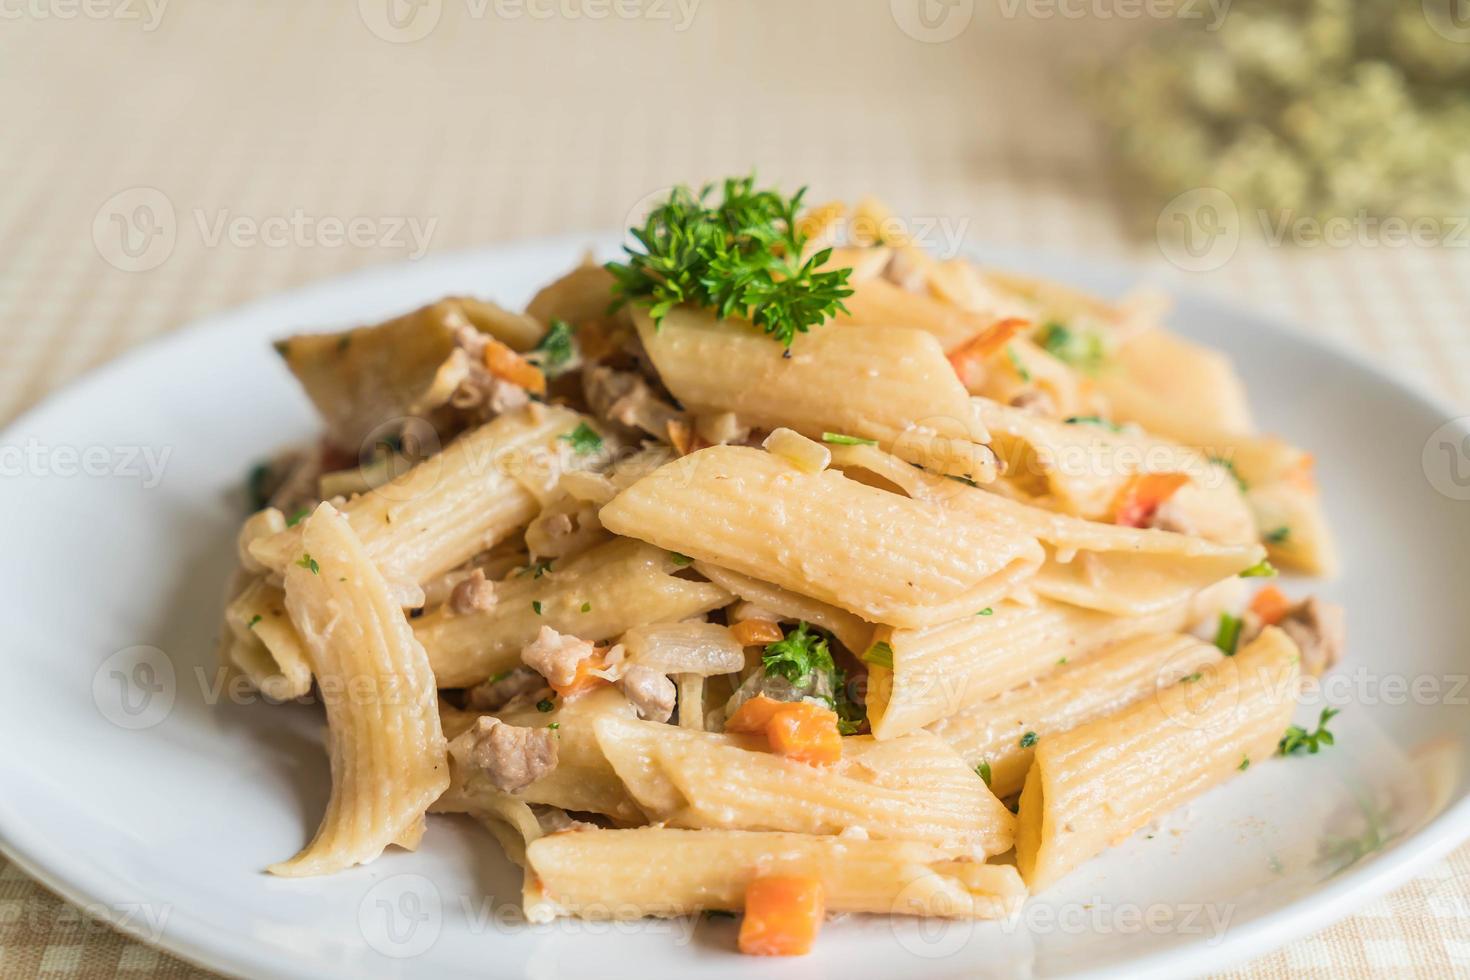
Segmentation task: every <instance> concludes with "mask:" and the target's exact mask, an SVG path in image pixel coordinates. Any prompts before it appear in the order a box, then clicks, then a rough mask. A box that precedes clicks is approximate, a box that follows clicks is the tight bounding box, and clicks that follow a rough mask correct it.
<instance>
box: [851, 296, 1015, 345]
mask: <svg viewBox="0 0 1470 980" xmlns="http://www.w3.org/2000/svg"><path fill="white" fill-rule="evenodd" d="M843 304H844V305H845V306H846V307H847V312H846V313H845V314H844V313H839V314H838V315H837V317H836V319H837V322H838V323H846V324H851V325H854V326H861V327H909V328H912V329H915V330H922V331H924V332H925V333H927V334H930V335H931V336H933V337H934V339H935V340H937V341H939V345H940V346H941V347H942V348H943V349H944V352H945V353H949V352H950V351H952V350H954V349H955V348H956V347H959V346H960V345H961V344H963V343H964V342H965V341H967V340H969V339H970V338H971V337H973V336H975V335H976V334H977V333H979V332H980V331H982V330H984V329H985V328H986V327H988V326H990V324H991V323H993V322H994V317H992V316H990V315H988V314H983V313H971V312H968V311H966V310H962V309H959V308H957V307H955V306H952V305H950V304H948V303H945V302H943V301H941V300H939V299H935V298H934V297H932V296H926V295H924V294H923V293H912V292H909V291H908V290H906V289H903V288H901V287H899V286H896V285H894V284H893V283H891V282H888V281H887V280H886V279H867V280H864V281H862V282H859V283H857V284H856V285H855V286H854V287H853V293H852V295H851V296H849V297H848V298H847V299H845V300H843Z"/></svg>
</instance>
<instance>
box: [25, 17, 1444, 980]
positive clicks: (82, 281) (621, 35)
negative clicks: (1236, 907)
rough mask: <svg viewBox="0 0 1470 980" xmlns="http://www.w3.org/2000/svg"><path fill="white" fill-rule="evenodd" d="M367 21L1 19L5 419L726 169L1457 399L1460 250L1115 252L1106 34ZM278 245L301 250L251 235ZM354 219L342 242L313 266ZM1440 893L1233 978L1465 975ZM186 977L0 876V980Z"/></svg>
mask: <svg viewBox="0 0 1470 980" xmlns="http://www.w3.org/2000/svg"><path fill="white" fill-rule="evenodd" d="M386 2H387V0H361V2H360V3H358V2H355V0H343V2H326V0H310V2H307V0H255V2H253V3H244V2H234V3H229V2H225V0H195V2H193V3H187V4H186V3H184V2H181V0H176V2H174V3H168V2H167V0H153V5H152V7H150V6H148V5H147V4H146V3H145V2H144V0H90V2H89V4H88V5H87V6H85V7H83V6H82V5H81V4H80V3H77V2H74V0H23V2H21V0H17V2H13V3H12V2H6V3H5V4H3V5H0V18H3V19H0V79H3V86H4V88H3V92H4V95H5V97H4V98H3V99H0V133H3V134H4V135H3V150H0V241H3V248H0V342H3V347H0V349H3V352H4V353H3V355H0V420H8V419H11V418H13V417H14V416H16V415H17V414H19V413H20V412H22V411H24V410H25V409H26V408H27V407H28V406H30V405H32V404H34V403H35V402H36V401H37V400H38V399H40V398H42V397H44V396H45V395H46V393H47V392H49V391H52V390H53V389H55V388H57V387H58V386H60V385H62V384H65V383H66V382H67V381H68V380H70V379H72V378H74V377H76V376H77V375H79V374H81V373H83V372H85V371H87V370H88V369H90V368H92V367H94V366H96V365H98V364H101V363H102V362H104V361H106V360H108V359H109V358H112V357H113V356H115V355H116V354H118V353H119V352H120V351H123V350H125V349H127V348H129V347H131V346H133V345H135V344H138V343H140V342H143V341H145V340H147V339H149V338H150V337H154V336H157V335H159V334H161V333H164V332H165V331H169V330H173V329H176V328H179V327H181V326H183V325H184V324H186V323H188V322H189V321H190V320H191V319H193V318H195V317H197V316H199V315H201V314H206V313H210V312H212V311H216V310H221V309H224V308H227V307H229V306H232V305H234V304H237V303H240V302H242V301H245V300H249V299H253V298H256V297H260V296H264V295H267V294H269V293H272V292H275V291H277V290H281V289H284V288H288V287H291V286H295V285H297V284H300V283H305V282H309V281H312V280H315V279H319V278H321V277H324V276H329V275H333V274H335V273H339V272H342V271H345V270H349V269H355V268H359V267H363V266H369V265H373V264H377V263H383V262H397V261H405V260H411V259H412V258H415V257H417V254H418V253H419V252H420V251H421V249H419V248H418V247H416V246H415V245H414V244H413V242H412V241H410V240H408V239H407V236H406V235H401V236H399V235H395V234H394V233H393V231H394V227H395V225H396V224H398V223H399V221H400V219H402V220H403V221H405V222H407V221H409V220H411V221H413V222H416V223H417V226H418V227H419V228H420V229H421V230H428V231H430V234H428V236H427V251H429V252H442V251H446V250H452V249H456V248H462V247H466V246H472V245H478V244H483V243H489V242H498V241H508V240H512V239H516V238H520V237H524V236H531V235H542V234H551V233H560V232H568V231H579V230H588V229H606V228H612V227H616V226H618V225H619V224H620V223H621V222H622V220H623V218H624V216H625V215H626V214H627V213H628V212H629V210H630V209H631V208H632V207H634V205H635V204H637V202H638V201H639V200H640V199H641V198H643V197H644V196H645V195H647V194H648V193H650V192H652V191H655V190H657V189H659V188H662V187H666V186H667V185H669V184H671V183H673V182H677V181H689V180H693V181H697V180H700V179H704V178H707V177H716V176H721V175H725V174H731V173H738V172H743V171H745V170H748V169H749V168H750V167H751V166H756V167H758V168H759V170H760V172H761V174H762V176H763V177H767V178H770V179H772V180H774V181H777V182H780V183H781V184H783V185H786V186H791V185H795V184H797V183H801V182H810V183H812V184H813V185H814V189H813V196H814V197H815V198H825V197H829V196H833V197H835V196H846V197H849V198H850V197H853V196H856V195H858V194H861V193H863V192H868V191H873V192H877V193H880V194H881V195H882V196H884V197H885V198H887V199H888V200H889V201H890V202H891V203H892V204H893V205H894V206H895V208H896V209H897V210H899V211H900V212H901V213H903V214H906V215H910V216H915V217H918V218H933V217H937V216H941V215H946V216H954V217H956V218H959V219H962V220H963V221H964V222H965V224H964V225H963V226H962V230H963V231H964V232H965V233H967V234H968V236H969V237H970V238H971V239H972V240H976V241H994V242H1010V243H1016V244H1020V245H1025V246H1032V247H1041V248H1047V249H1053V250H1058V251H1066V252H1075V253H1085V254H1089V255H1097V256H1107V257H1110V258H1122V259H1130V260H1132V261H1135V262H1137V263H1139V264H1140V265H1142V266H1144V267H1146V268H1147V269H1148V270H1150V271H1153V272H1161V273H1164V272H1167V273H1170V274H1173V275H1178V276H1180V277H1181V280H1182V281H1185V282H1187V283H1188V284H1189V285H1192V286H1195V287H1199V288H1204V289H1210V290H1215V291H1217V292H1220V293H1224V294H1228V295H1230V296H1232V297H1234V298H1236V299H1237V300H1239V301H1241V302H1243V303H1246V304H1249V305H1251V306H1254V307H1257V308H1260V309H1263V310H1266V311H1268V312H1272V313H1276V314H1279V315H1281V316H1283V317H1285V318H1287V319H1289V320H1291V321H1293V322H1295V323H1296V324H1298V325H1299V326H1300V327H1301V328H1302V329H1305V330H1310V331H1313V332H1316V333H1319V334H1322V335H1324V336H1326V337H1328V338H1329V339H1331V340H1333V341H1336V342H1338V343H1340V344H1344V345H1347V346H1350V347H1353V348H1356V349H1357V350H1359V351H1361V352H1364V353H1366V354H1368V355H1369V356H1371V357H1373V358H1374V359H1375V360H1377V361H1378V362H1379V363H1381V364H1382V365H1383V366H1384V368H1385V369H1387V370H1389V371H1391V372H1394V373H1396V374H1398V375H1400V376H1402V377H1405V378H1407V379H1409V380H1410V381H1411V382H1412V383H1414V384H1416V385H1419V386H1421V387H1423V388H1424V389H1426V390H1429V391H1432V392H1434V393H1435V394H1437V395H1439V396H1441V397H1442V398H1443V399H1444V400H1445V401H1446V402H1447V403H1448V404H1450V405H1458V406H1464V405H1466V403H1467V401H1470V333H1467V331H1466V329H1465V323H1466V320H1467V317H1470V251H1467V249H1466V248H1465V247H1464V246H1465V244H1466V242H1465V241H1464V239H1465V238H1470V235H1466V234H1464V233H1460V234H1459V235H1458V236H1455V235H1453V234H1451V237H1452V238H1455V239H1456V241H1458V245H1456V244H1451V245H1449V246H1447V247H1440V248H1433V249H1425V248H1415V247H1407V246H1402V245H1398V246H1395V245H1394V244H1392V243H1387V244H1386V243H1383V242H1376V241H1374V240H1371V237H1370V240H1369V241H1367V242H1365V243H1364V244H1363V245H1361V246H1355V247H1316V248H1297V249H1295V250H1289V249H1280V248H1274V249H1273V248H1264V247H1258V248H1253V247H1249V246H1242V248H1241V249H1240V250H1239V251H1237V252H1236V253H1235V254H1234V255H1233V256H1231V257H1230V258H1229V259H1228V261H1222V262H1216V263H1214V264H1217V265H1219V268H1215V269H1212V270H1211V271H1208V272H1202V273H1198V274H1191V275H1189V276H1187V277H1185V276H1183V274H1181V273H1179V272H1178V270H1177V269H1175V268H1174V266H1173V265H1171V264H1170V263H1168V262H1167V261H1166V260H1165V257H1164V256H1163V254H1162V253H1161V249H1160V248H1159V247H1158V245H1157V244H1156V243H1155V242H1153V241H1152V240H1149V239H1142V240H1140V239H1137V238H1130V237H1128V236H1127V235H1125V233H1124V228H1125V225H1126V221H1125V220H1124V211H1123V210H1122V206H1121V205H1120V203H1119V199H1118V194H1117V189H1116V184H1115V180H1114V179H1113V178H1112V177H1111V176H1110V172H1109V168H1108V167H1107V165H1106V162H1105V160H1104V159H1103V158H1102V156H1101V154H1100V151H1099V149H1098V139H1097V136H1096V134H1095V133H1094V131H1093V130H1092V128H1091V126H1090V124H1089V121H1088V118H1087V116H1086V115H1085V114H1084V113H1083V111H1082V110H1081V109H1080V108H1079V107H1078V106H1077V104H1076V103H1075V102H1074V99H1073V96H1072V93H1073V92H1074V91H1075V88H1074V87H1073V86H1074V71H1073V69H1072V67H1071V66H1073V65H1076V64H1079V63H1080V59H1087V58H1100V57H1105V52H1106V51H1108V50H1110V48H1111V46H1112V40H1113V39H1114V38H1115V37H1116V36H1117V35H1118V33H1119V28H1120V27H1121V26H1123V25H1119V24H1117V23H1108V24H1100V23H1095V22H1088V21H1075V20H1067V19H1061V18H1054V19H1050V20H1037V19H1035V18H1030V19H1028V18H1024V17H1016V18H1007V17H1006V16H1004V15H1003V13H1002V12H1003V11H1004V10H1006V9H1009V8H1008V7H1006V6H1005V5H994V4H990V5H987V4H975V3H974V2H973V0H956V2H955V3H954V4H952V5H950V6H949V7H938V8H935V9H937V10H940V11H945V12H947V13H946V16H952V17H958V18H960V20H959V21H955V20H949V21H944V20H943V19H942V18H941V21H940V22H939V23H938V24H937V26H933V25H934V22H932V21H931V26H930V27H928V28H926V27H923V26H922V25H919V26H917V27H916V26H915V24H917V22H916V21H914V19H913V18H912V16H910V15H906V14H905V13H904V10H903V8H904V7H905V4H906V3H907V0H895V3H894V4H889V3H886V2H882V0H829V2H821V3H816V2H813V3H804V2H803V3H798V2H788V3H784V4H782V3H778V2H775V0H772V2H760V3H752V2H736V0H683V4H682V6H681V5H680V3H678V2H677V0H668V2H667V3H664V2H660V3H659V4H658V5H657V7H653V6H651V0H644V2H643V3H642V4H641V6H640V5H638V4H634V5H633V7H632V8H629V7H628V6H626V5H625V6H623V7H621V8H612V15H611V16H608V17H606V18H604V19H600V20H597V19H593V18H591V17H590V16H588V14H589V13H593V12H596V11H595V9H594V8H588V7H584V6H583V0H525V2H522V0H501V2H500V3H499V4H497V3H496V2H494V0H487V2H484V3H481V2H477V0H422V2H421V3H420V5H419V6H417V7H407V6H406V7H403V8H401V9H402V10H403V11H406V14H405V16H403V17H401V18H400V19H399V20H398V21H397V22H396V23H397V25H398V26H396V27H395V26H394V22H390V21H389V20H387V19H386V17H385V13H384V11H385V9H386V6H385V5H386ZM399 2H402V0H399ZM594 2H595V0H594ZM160 3H161V4H162V5H161V6H160ZM603 9H608V8H603ZM629 9H633V10H641V11H642V12H643V15H642V16H639V17H633V18H628V17H624V16H619V15H618V13H617V10H625V11H626V10H629ZM1042 9H1047V8H1042ZM895 10H896V11H898V13H897V14H895V12H894V11H895ZM901 21H903V22H905V23H907V25H908V27H909V31H908V32H906V31H905V30H904V29H903V27H902V26H901V25H900V22H901ZM960 27H962V28H963V29H962V30H958V31H957V32H956V30H955V28H960ZM950 33H955V34H956V36H954V37H953V38H952V39H950V40H948V41H943V42H941V41H940V38H941V37H942V36H943V35H946V34H950ZM419 34H423V35H424V36H423V37H422V38H420V39H418V40H413V41H409V40H408V38H410V37H412V36H415V35H419ZM912 35H918V37H915V36H912ZM140 205H142V206H140ZM272 218H277V219H280V218H285V219H288V221H292V222H294V228H295V230H293V231H289V232H288V233H287V234H286V235H285V238H284V240H276V239H270V240H269V241H261V240H259V239H258V238H251V237H249V236H250V234H251V232H252V230H259V231H261V232H263V233H268V232H269V231H270V230H271V229H272V228H273V227H274V225H273V224H272V222H271V221H270V220H269V219H272ZM354 219H358V226H359V233H360V235H362V236H365V239H364V240H363V241H359V243H358V244H356V245H350V244H340V243H337V242H335V241H334V240H332V239H331V237H330V236H331V234H332V221H339V222H342V223H347V222H351V221H353V220H354ZM150 220H151V221H152V222H153V223H152V224H150V223H149V222H150ZM119 222H121V223H122V224H119ZM123 227H128V228H130V229H131V232H130V233H131V235H132V238H131V250H130V251H128V250H124V249H123V248H122V244H123V241H124V240H123V239H122V238H121V237H120V236H121V230H122V228H123ZM221 227H224V228H226V229H228V228H231V227H233V228H235V229H237V230H236V231H235V232H230V231H226V232H225V233H223V234H216V232H217V231H218V230H219V229H220V228H221ZM288 227H290V225H289V224H288ZM170 229H171V231H172V236H171V238H170V236H169V234H168V232H169V230H170ZM1452 232H1453V229H1450V230H1449V232H1447V234H1448V233H1452ZM289 326H290V325H289V324H283V325H282V327H283V329H285V328H288V327H289ZM1426 436H1427V433H1426ZM1465 882H1470V849H1462V850H1460V851H1459V852H1458V853H1457V854H1455V855H1454V856H1453V858H1452V859H1450V860H1448V861H1446V862H1444V863H1443V864H1441V865H1439V866H1438V867H1435V868H1433V869H1432V870H1430V871H1429V872H1428V873H1427V874H1425V875H1424V876H1423V877H1422V878H1420V879H1418V880H1416V881H1414V882H1412V883H1411V884H1408V885H1406V886H1405V887H1403V888H1401V889H1400V890H1398V891H1397V892H1395V893H1393V894H1392V895H1390V896H1389V897H1386V898H1384V899H1382V900H1380V901H1378V902H1375V903H1374V904H1372V905H1370V906H1369V907H1367V908H1366V909H1364V910H1363V911H1361V912H1360V913H1359V914H1357V915H1355V916H1353V917H1351V918H1349V919H1347V920H1345V921H1343V922H1342V923H1340V924H1338V925H1336V926H1334V927H1332V928H1330V929H1328V930H1326V931H1324V932H1322V933H1320V934H1318V935H1316V936H1313V937H1310V938H1307V939H1303V940H1301V941H1299V942H1296V943H1294V944H1292V945H1291V946H1289V947H1287V948H1285V949H1282V950H1280V951H1277V952H1275V953H1273V954H1271V955H1269V956H1266V957H1263V958H1262V959H1260V960H1258V961H1256V962H1254V963H1252V964H1249V965H1248V966H1246V967H1245V968H1243V969H1242V970H1241V971H1240V972H1239V973H1237V974H1232V975H1238V976H1286V975H1303V976H1319V977H1337V976H1356V975H1366V974H1369V973H1371V972H1375V971H1376V972H1388V973H1392V974H1394V975H1404V976H1406V975H1414V974H1416V973H1417V974H1421V975H1424V976H1444V975H1446V974H1447V973H1448V972H1449V971H1451V970H1454V969H1456V968H1458V970H1460V971H1465V970H1466V969H1467V968H1470V922H1467V919H1466V917H1465V914H1464V909H1465V908H1466V904H1465V902H1466V901H1467V899H1470V888H1461V889H1460V892H1459V893H1457V894H1459V896H1460V897H1459V900H1458V901H1457V902H1451V903H1448V907H1447V906H1446V903H1445V902H1444V901H1442V900H1441V901H1437V900H1436V898H1437V897H1439V898H1442V897H1443V895H1444V894H1445V889H1446V888H1450V889H1454V888H1458V887H1459V886H1460V885H1462V884H1464V883H1465ZM1456 912H1458V913H1459V914H1458V915H1456V914H1455V913H1456ZM196 972H198V971H196V970H194V969H192V968H191V967H189V966H188V965H186V964H184V963H181V962H179V961H177V960H174V959H172V958H171V957H169V956H167V955H164V954H160V953H157V952H154V951H152V950H150V949H149V948H147V947H145V946H142V945H139V944H137V943H135V942H132V941H130V940H128V939H125V938H122V937H121V936H118V935H116V934H114V933H113V932H111V931H110V930H109V929H107V928H106V927H103V926H100V925H97V924H94V923H89V922H87V921H85V920H84V919H82V918H81V917H80V916H79V915H78V914H77V913H76V912H75V911H74V910H72V909H71V908H70V907H69V906H66V905H64V904H62V903H60V902H59V901H57V900H56V899H54V898H52V897H51V896H50V895H49V894H48V893H47V892H46V891H45V890H44V889H42V888H41V887H39V886H38V885H36V884H34V883H33V882H31V881H30V880H29V879H28V878H26V877H25V876H24V875H22V874H21V873H20V872H19V871H17V870H16V869H15V868H13V867H10V866H8V865H6V864H5V863H4V862H3V860H0V976H3V977H24V976H46V977H53V976H78V975H80V976H86V977H94V976H106V975H113V974H121V975H126V976H150V975H156V976H167V977H173V976H183V975H187V974H192V973H196Z"/></svg>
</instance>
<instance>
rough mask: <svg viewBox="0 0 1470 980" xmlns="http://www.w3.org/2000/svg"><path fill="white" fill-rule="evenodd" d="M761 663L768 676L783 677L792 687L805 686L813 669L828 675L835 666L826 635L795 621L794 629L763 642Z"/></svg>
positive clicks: (813, 671) (809, 681) (810, 678)
mask: <svg viewBox="0 0 1470 980" xmlns="http://www.w3.org/2000/svg"><path fill="white" fill-rule="evenodd" d="M761 663H762V664H763V665H764V666H765V668H766V673H767V674H768V675H774V676H776V677H784V678H785V679H786V680H788V681H790V682H791V683H792V684H793V685H794V686H796V687H806V686H807V685H809V684H810V683H811V681H812V675H813V674H814V673H815V672H817V671H822V672H825V673H829V674H830V673H832V671H833V670H834V668H835V665H834V664H833V662H832V651H831V650H830V649H828V646H827V639H826V637H824V636H822V635H821V634H819V633H817V632H815V631H814V630H812V628H811V627H810V626H808V625H807V624H806V623H805V622H799V623H797V624H796V629H794V630H791V631H789V632H788V633H787V634H786V635H785V636H784V637H782V638H781V639H779V640H777V641H776V642H775V643H770V644H767V645H766V649H765V652H764V653H763V654H762V655H761Z"/></svg>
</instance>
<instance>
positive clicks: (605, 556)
mask: <svg viewBox="0 0 1470 980" xmlns="http://www.w3.org/2000/svg"><path fill="white" fill-rule="evenodd" d="M678 569H679V564H678V562H677V561H676V560H675V558H674V556H673V555H671V554H670V553H669V552H667V551H664V550H662V549H660V548H655V547H651V546H649V545H646V544H643V543H641V542H638V541H629V540H627V539H619V540H613V541H609V542H607V543H605V544H601V545H598V546H597V547H595V548H592V549H591V550H589V551H585V552H583V553H582V554H580V555H577V556H576V557H574V558H569V559H566V560H564V561H558V562H554V563H553V564H552V566H551V568H550V569H549V570H546V571H544V572H541V571H537V570H522V571H520V572H513V573H511V575H510V576H509V577H508V578H505V579H502V580H501V581H499V582H496V583H495V604H494V605H493V606H491V607H490V608H489V609H486V610H483V611H478V612H469V613H455V612H454V611H453V610H452V609H450V608H448V607H447V606H441V607H440V608H439V609H436V610H434V611H433V612H430V613H428V614H426V615H424V616H420V617H419V618H418V619H415V620H414V621H413V628H414V634H415V636H417V638H418V640H419V642H420V643H422V644H423V645H424V649H425V650H427V651H428V654H429V663H430V664H432V665H433V667H434V675H435V677H437V678H438V681H439V686H440V687H469V686H471V685H473V684H478V683H479V682H480V681H482V680H484V679H485V678H487V677H490V676H491V675H493V674H496V673H498V672H500V671H502V670H508V669H510V668H511V667H514V666H516V665H517V664H519V663H520V656H521V648H522V647H524V646H525V645H526V644H527V643H530V642H531V641H532V640H533V639H535V638H536V634H537V633H538V632H540V630H541V627H542V626H550V627H551V628H552V629H555V630H556V631H558V632H560V633H571V634H573V635H576V636H579V637H581V638H582V639H584V640H591V641H592V642H594V643H600V642H602V641H603V640H610V639H612V638H613V637H615V636H618V635H619V634H621V633H623V632H624V631H625V630H628V629H631V628H632V627H634V626H642V625H644V624H645V623H667V622H677V621H678V620H681V619H688V618H689V617H691V616H698V615H700V614H701V613H705V612H709V611H710V610H711V609H718V608H719V607H721V606H724V605H727V604H729V602H730V601H731V598H732V597H731V595H730V593H729V592H727V591H725V590H724V589H722V588H720V587H719V586H718V585H714V584H712V583H710V582H699V581H694V580H691V579H688V578H682V577H680V576H678V575H677V574H675V573H676V572H677V571H678Z"/></svg>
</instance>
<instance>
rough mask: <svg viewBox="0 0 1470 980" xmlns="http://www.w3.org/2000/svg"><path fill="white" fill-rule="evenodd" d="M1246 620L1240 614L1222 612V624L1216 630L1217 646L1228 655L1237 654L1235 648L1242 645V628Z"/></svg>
mask: <svg viewBox="0 0 1470 980" xmlns="http://www.w3.org/2000/svg"><path fill="white" fill-rule="evenodd" d="M1242 625H1244V622H1243V621H1242V620H1241V618H1240V617H1239V616H1232V615H1230V614H1229V613H1221V614H1220V626H1219V628H1218V629H1216V630H1215V646H1217V647H1219V648H1220V651H1221V652H1222V653H1224V654H1225V656H1227V657H1233V656H1235V648H1236V647H1237V646H1239V645H1240V628H1241V626H1242Z"/></svg>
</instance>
